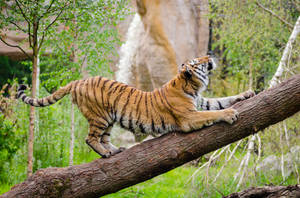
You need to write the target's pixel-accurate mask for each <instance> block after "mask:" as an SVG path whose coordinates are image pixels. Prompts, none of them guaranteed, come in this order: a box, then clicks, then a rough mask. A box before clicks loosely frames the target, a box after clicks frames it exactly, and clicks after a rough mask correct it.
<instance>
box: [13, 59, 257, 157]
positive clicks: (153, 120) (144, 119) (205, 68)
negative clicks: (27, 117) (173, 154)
mask: <svg viewBox="0 0 300 198" xmlns="http://www.w3.org/2000/svg"><path fill="white" fill-rule="evenodd" d="M214 67H215V64H214V62H213V60H212V59H211V58H210V57H209V56H205V57H202V58H196V59H193V60H191V61H188V62H186V63H185V64H182V67H181V70H180V72H179V73H178V74H177V75H176V76H175V77H174V78H173V79H172V80H170V81H169V82H168V83H166V84H165V85H164V86H163V87H161V88H159V89H155V90H154V91H152V92H143V91H141V90H138V89H135V88H133V87H130V86H128V85H126V84H123V83H119V82H117V81H114V80H109V79H107V78H104V77H100V76H97V77H92V78H88V79H86V80H76V81H73V82H71V83H69V84H68V85H66V86H65V87H62V88H60V89H59V90H57V91H56V92H55V93H53V94H52V95H50V96H48V97H45V98H42V99H36V98H34V99H33V98H30V97H28V96H26V95H25V93H24V90H25V89H26V87H25V86H24V85H21V86H20V87H19V89H18V93H17V97H18V98H21V99H22V100H23V102H25V103H26V104H30V105H32V106H36V107H44V106H48V105H51V104H54V103H55V102H57V101H58V100H60V99H61V98H62V97H64V96H65V95H66V94H69V93H71V95H72V100H73V102H74V103H75V104H77V105H78V107H79V109H80V111H81V112H82V114H83V115H84V116H85V117H86V119H87V120H88V123H89V134H88V136H87V138H86V143H87V144H88V145H89V146H90V147H91V148H92V149H93V150H94V151H95V152H97V153H98V154H100V155H101V156H102V157H109V156H111V155H115V154H117V153H119V152H121V151H123V150H124V148H122V147H121V148H116V147H115V146H114V145H112V144H111V143H110V132H111V128H112V126H113V124H114V123H116V122H118V123H119V124H120V126H121V127H123V128H125V129H128V130H130V131H132V132H133V133H147V134H154V135H155V134H164V133H168V132H171V131H183V132H190V131H193V130H196V129H200V128H202V127H203V126H209V125H212V124H213V123H216V122H219V121H225V122H227V123H230V124H232V123H233V122H234V121H236V120H237V117H238V112H237V111H236V110H234V109H232V108H228V107H229V106H231V105H232V104H233V103H235V102H237V101H240V100H244V99H247V98H249V97H252V96H253V95H254V93H253V92H251V91H248V92H244V93H242V94H240V95H237V96H231V97H226V98H219V99H213V98H212V99H206V98H202V97H201V96H200V95H199V94H200V92H201V91H203V90H204V89H206V87H207V85H208V81H209V79H208V73H209V71H210V70H212V69H214ZM197 105H198V106H200V108H202V109H204V110H210V111H197Z"/></svg>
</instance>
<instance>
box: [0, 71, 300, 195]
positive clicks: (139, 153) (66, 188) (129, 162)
mask: <svg viewBox="0 0 300 198" xmlns="http://www.w3.org/2000/svg"><path fill="white" fill-rule="evenodd" d="M233 108H235V109H236V110H237V111H238V112H239V119H238V121H237V122H236V123H234V124H233V125H229V124H227V123H218V124H215V125H213V126H211V127H206V128H204V129H202V130H198V131H195V132H191V133H180V132H174V133H169V134H166V135H163V136H161V137H158V138H155V139H152V140H148V141H145V142H143V143H141V144H138V145H136V146H133V147H131V148H130V149H128V150H125V151H123V152H122V153H120V154H117V155H115V156H112V157H110V158H106V159H97V160H95V161H93V162H91V163H87V164H81V165H76V166H70V167H65V168H47V169H42V170H39V171H37V172H36V173H35V174H34V175H32V176H31V177H29V178H28V179H27V180H26V181H24V182H23V183H21V184H18V185H16V186H14V187H13V188H12V189H11V191H9V192H7V193H5V194H3V195H2V196H0V197H1V198H10V197H11V198H12V197H31V198H34V197H72V198H74V197H84V198H90V197H97V198H98V197H99V196H102V195H105V194H109V193H113V192H117V191H118V190H121V189H123V188H126V187H128V186H132V185H134V184H137V183H140V182H143V181H146V180H148V179H151V178H153V177H155V176H157V175H160V174H162V173H165V172H167V171H169V170H171V169H174V168H176V167H178V166H180V165H182V164H184V163H186V162H189V161H191V160H194V159H197V158H198V157H200V156H202V155H204V154H206V153H209V152H211V151H214V150H216V149H218V148H221V147H223V146H225V145H228V144H230V143H232V142H235V141H237V140H240V139H242V138H245V137H247V136H249V135H251V134H254V133H257V132H259V131H260V130H262V129H264V128H266V127H268V126H270V125H272V124H275V123H278V122H280V121H282V120H284V119H286V118H288V117H289V116H292V115H293V114H295V113H297V112H298V111H300V75H296V76H294V77H292V78H291V79H289V80H287V81H285V82H283V83H281V84H279V85H277V86H276V87H274V88H271V89H269V90H266V91H263V92H261V93H260V94H258V95H257V96H255V97H253V98H250V99H248V100H245V101H241V102H239V103H237V104H235V105H234V106H233Z"/></svg>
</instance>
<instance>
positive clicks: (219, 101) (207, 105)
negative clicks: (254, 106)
mask: <svg viewBox="0 0 300 198" xmlns="http://www.w3.org/2000/svg"><path fill="white" fill-rule="evenodd" d="M253 96H255V93H254V92H253V91H251V90H248V91H245V92H243V93H241V94H239V95H235V96H228V97H223V98H204V97H200V98H199V100H198V101H197V107H198V108H200V109H202V110H221V109H226V108H228V107H230V106H232V105H234V104H235V103H237V102H240V101H242V100H246V99H248V98H251V97H253Z"/></svg>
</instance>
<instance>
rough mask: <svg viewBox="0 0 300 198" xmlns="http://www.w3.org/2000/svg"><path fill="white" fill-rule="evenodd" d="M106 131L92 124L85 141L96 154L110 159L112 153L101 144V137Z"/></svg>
mask: <svg viewBox="0 0 300 198" xmlns="http://www.w3.org/2000/svg"><path fill="white" fill-rule="evenodd" d="M104 131H105V129H100V127H98V126H95V125H92V124H90V129H89V134H88V136H87V138H86V139H85V142H86V143H87V145H89V146H90V147H91V148H92V149H93V150H94V151H95V152H96V153H98V154H99V155H101V156H102V157H105V158H107V157H109V156H110V155H111V153H110V152H109V150H107V149H106V148H105V147H104V146H103V145H102V144H100V137H101V136H102V134H103V133H104Z"/></svg>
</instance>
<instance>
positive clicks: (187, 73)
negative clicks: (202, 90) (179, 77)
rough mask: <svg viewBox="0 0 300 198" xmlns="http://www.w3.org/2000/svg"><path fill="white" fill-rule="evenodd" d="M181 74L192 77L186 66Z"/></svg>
mask: <svg viewBox="0 0 300 198" xmlns="http://www.w3.org/2000/svg"><path fill="white" fill-rule="evenodd" d="M183 74H184V76H185V77H186V78H187V79H189V78H191V77H192V71H191V70H190V69H189V68H188V67H186V68H185V70H184V72H183Z"/></svg>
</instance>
